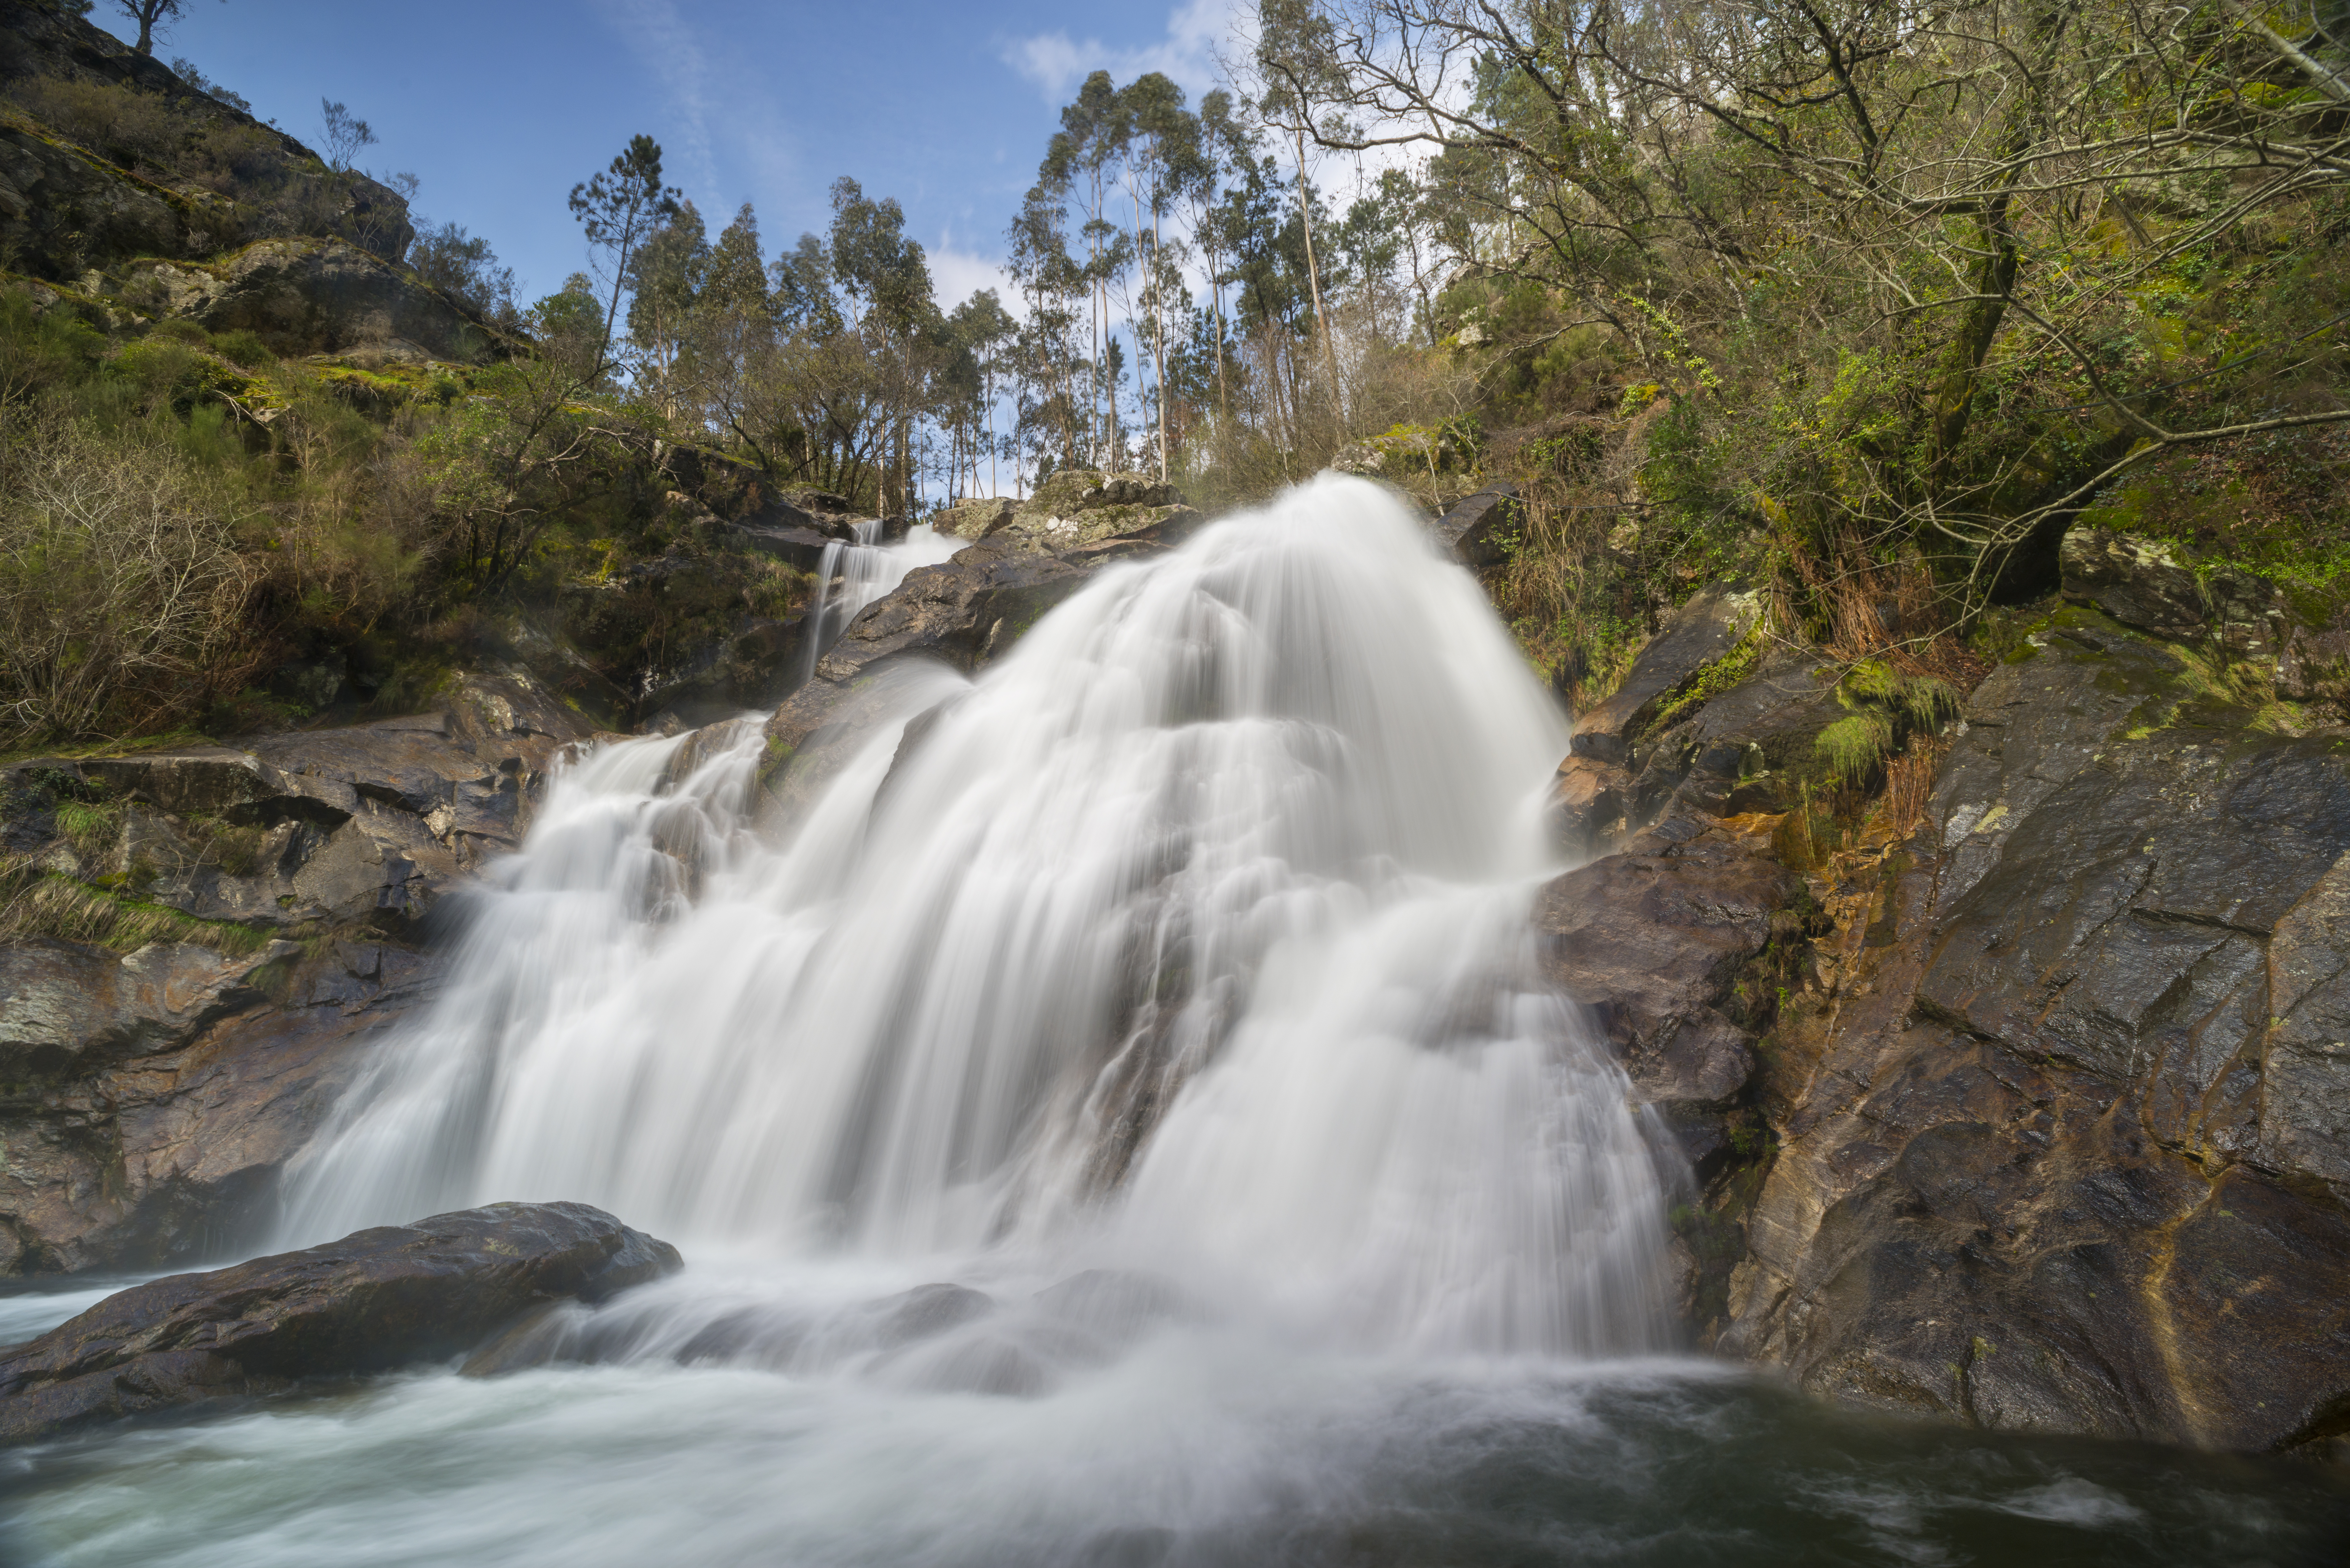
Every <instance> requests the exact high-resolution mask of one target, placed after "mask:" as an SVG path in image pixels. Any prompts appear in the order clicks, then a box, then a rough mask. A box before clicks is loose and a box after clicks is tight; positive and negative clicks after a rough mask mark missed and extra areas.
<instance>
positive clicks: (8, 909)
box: [0, 856, 270, 957]
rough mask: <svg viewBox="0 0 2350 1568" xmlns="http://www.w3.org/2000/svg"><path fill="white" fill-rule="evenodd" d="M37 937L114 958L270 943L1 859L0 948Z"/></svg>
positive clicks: (248, 949) (248, 931) (16, 859)
mask: <svg viewBox="0 0 2350 1568" xmlns="http://www.w3.org/2000/svg"><path fill="white" fill-rule="evenodd" d="M36 937H47V938H52V939H55V940H61V941H73V942H90V943H94V944H96V945H97V946H99V947H104V948H110V949H112V950H115V951H117V952H131V951H135V950H138V949H140V948H142V947H145V946H146V945H147V944H148V943H150V942H194V943H197V944H198V945H200V946H203V947H208V948H212V949H214V950H217V951H220V952H224V953H228V954H230V955H232V956H240V957H241V956H243V955H244V954H246V953H252V952H257V951H259V950H261V949H262V948H264V947H266V946H267V945H268V943H269V940H270V939H269V937H268V935H267V934H265V933H264V932H261V931H256V930H255V929H252V928H250V927H247V926H239V925H234V924H231V923H229V922H227V921H224V920H201V919H195V918H194V917H192V916H190V915H183V914H182V913H181V912H180V911H179V910H177V909H170V908H167V907H166V906H164V905H161V904H151V903H147V902H144V901H142V900H140V899H138V898H130V897H127V896H124V895H122V894H120V893H114V892H109V891H106V890H103V889H100V888H93V887H90V886H88V884H87V883H82V882H78V881H75V880H74V879H73V878H72V877H63V876H59V875H57V873H55V872H51V871H45V870H43V869H42V868H41V867H38V866H36V865H35V864H34V863H33V862H32V861H31V860H30V859H28V858H26V857H23V856H0V942H19V941H25V940H29V939H32V938H36Z"/></svg>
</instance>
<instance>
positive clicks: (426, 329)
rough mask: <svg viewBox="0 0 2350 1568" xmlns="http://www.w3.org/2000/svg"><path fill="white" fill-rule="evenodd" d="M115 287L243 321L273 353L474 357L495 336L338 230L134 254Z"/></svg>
mask: <svg viewBox="0 0 2350 1568" xmlns="http://www.w3.org/2000/svg"><path fill="white" fill-rule="evenodd" d="M120 292H121V294H122V296H124V297H126V298H129V299H130V300H132V301H134V302H136V303H139V304H140V305H143V306H148V307H149V308H150V309H151V311H152V312H153V313H154V314H156V315H160V316H176V317H186V318H188V319H189V320H191V321H193V322H195V323H196V324H198V325H199V326H201V327H204V328H205V329H207V330H208V331H213V332H233V331H236V330H239V329H244V330H249V331H251V332H253V333H255V335H257V336H258V337H260V338H261V340H262V342H263V343H265V344H266V345H267V346H268V347H269V348H270V350H271V351H272V352H274V353H277V354H285V355H296V354H333V353H339V352H341V351H343V350H345V349H348V348H353V347H356V346H359V345H392V346H400V345H406V346H410V347H411V348H413V349H415V350H416V351H418V352H419V353H420V354H421V355H422V356H424V357H428V358H439V359H475V358H481V357H482V356H483V355H484V354H485V353H487V352H488V351H489V348H490V347H491V343H492V339H491V337H490V336H489V334H488V333H487V332H486V331H484V329H483V327H481V326H479V325H478V324H477V323H475V322H474V321H473V319H472V318H471V317H469V316H468V315H467V314H466V313H465V312H464V311H463V310H461V309H459V308H458V307H457V306H455V305H453V304H452V303H451V302H450V301H449V300H448V299H447V298H446V297H445V296H442V294H440V293H439V292H438V291H436V290H434V289H432V288H430V287H428V286H425V285H424V284H422V283H421V282H419V281H417V280H416V279H415V278H413V277H411V276H410V275H407V274H406V273H403V272H400V270H398V269H397V268H395V267H392V266H390V265H386V264H385V263H383V262H381V261H380V260H378V259H377V258H376V257H374V256H371V255H369V254H368V253H367V252H365V251H363V250H361V249H359V247H358V246H357V245H354V244H349V243H348V241H344V240H339V239H323V240H317V239H282V240H262V241H259V242H257V243H255V244H250V245H247V246H245V247H244V249H243V250H241V251H238V252H236V253H234V254H232V255H228V256H225V257H224V258H222V259H221V260H219V261H216V262H210V263H206V264H203V265H195V264H174V263H172V262H169V261H153V262H143V263H140V264H136V265H134V266H133V267H132V268H131V269H130V275H129V276H128V279H127V281H126V282H124V283H123V285H122V286H121V288H120Z"/></svg>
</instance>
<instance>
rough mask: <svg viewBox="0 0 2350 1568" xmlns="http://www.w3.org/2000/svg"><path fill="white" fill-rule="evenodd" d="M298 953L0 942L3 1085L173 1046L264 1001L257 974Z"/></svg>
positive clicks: (273, 947) (66, 1074)
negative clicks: (119, 949)
mask: <svg viewBox="0 0 2350 1568" xmlns="http://www.w3.org/2000/svg"><path fill="white" fill-rule="evenodd" d="M297 951H298V950H297V949H296V947H295V945H294V944H293V943H291V942H273V943H271V944H270V945H269V946H268V947H267V948H266V949H265V950H262V951H260V952H255V953H250V954H247V955H245V956H244V957H242V958H235V957H231V956H229V955H228V954H225V953H221V952H216V951H214V950H213V949H211V948H206V947H199V946H197V945H196V944H195V943H193V942H151V943H149V944H148V945H147V946H145V947H142V948H140V949H139V950H137V951H136V952H131V953H125V954H120V955H117V954H114V953H110V952H108V951H106V950H104V949H102V948H92V947H87V946H84V945H82V944H81V943H78V942H61V941H54V940H33V941H28V942H22V943H17V944H15V945H12V946H9V947H5V948H0V1082H6V1083H11V1084H29V1083H54V1082H57V1081H59V1080H63V1079H68V1078H73V1077H77V1076H80V1075H85V1074H88V1073H91V1072H95V1071H96V1070H98V1069H99V1068H101V1067H106V1066H111V1065H113V1064H116V1063H119V1062H122V1061H125V1060H128V1059H129V1058H130V1057H133V1056H147V1055H152V1054H156V1053H158V1052H162V1051H170V1050H174V1049H177V1048H178V1047H179V1046H181V1045H182V1044H186V1043H187V1042H188V1041H189V1040H191V1039H192V1038H193V1037H194V1036H195V1035H196V1033H199V1032H200V1031H201V1030H203V1028H204V1027H205V1026H206V1025H207V1024H210V1023H213V1022H214V1021H216V1020H217V1019H220V1018H222V1017H224V1016H226V1015H227V1014H228V1013H230V1012H236V1011H238V1010H240V1009H241V1008H243V1007H245V1006H249V1005H251V1004H253V1003H255V1002H259V1001H261V1000H262V993H261V992H260V991H259V990H258V988H257V987H256V986H255V983H254V981H255V973H256V971H262V970H265V969H266V968H267V967H269V966H270V965H273V964H279V965H282V964H283V962H284V961H286V960H287V959H289V958H291V957H293V956H294V955H295V954H296V952H297Z"/></svg>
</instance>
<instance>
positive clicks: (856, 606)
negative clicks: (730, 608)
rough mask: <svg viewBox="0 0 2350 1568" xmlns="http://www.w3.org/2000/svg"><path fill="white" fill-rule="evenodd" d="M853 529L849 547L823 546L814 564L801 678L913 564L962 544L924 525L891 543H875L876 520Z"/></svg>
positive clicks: (943, 556)
mask: <svg viewBox="0 0 2350 1568" xmlns="http://www.w3.org/2000/svg"><path fill="white" fill-rule="evenodd" d="M854 527H855V529H856V532H857V538H856V540H855V542H854V543H844V542H842V541H839V540H835V541H834V542H833V543H831V544H829V545H826V546H825V547H824V554H823V556H820V557H818V559H817V561H816V603H815V605H814V606H812V607H810V608H809V610H808V618H807V636H806V638H805V639H803V640H802V641H801V644H800V669H799V678H800V679H801V680H807V679H808V678H809V677H811V676H813V675H814V674H815V673H816V660H817V659H821V658H823V657H824V650H825V649H827V648H830V647H831V646H832V645H833V644H834V643H836V642H838V641H839V640H840V634H841V633H842V632H844V631H847V629H848V623H849V622H850V621H853V620H855V619H856V618H857V615H858V611H859V610H862V609H863V608H864V607H866V606H867V605H869V604H871V603H872V602H873V601H874V600H876V599H878V598H879V597H882V596H883V595H884V594H887V593H889V591H890V590H891V589H893V588H895V587H897V586H898V585H899V583H902V582H904V581H905V580H906V574H907V573H908V572H910V571H912V570H913V569H914V568H915V567H917V566H937V565H939V564H940V563H941V562H942V561H945V560H947V559H949V558H950V557H951V556H953V555H954V553H955V552H956V551H957V550H960V549H962V547H963V545H964V544H965V543H966V541H964V540H962V539H958V538H955V537H954V536H953V535H942V534H941V533H940V532H939V531H938V530H937V529H935V528H933V527H931V525H930V524H927V523H920V524H915V525H914V526H913V527H911V528H909V529H908V530H907V531H906V537H905V538H904V539H903V540H902V541H900V542H899V543H898V544H895V545H884V544H882V543H881V542H880V541H881V521H880V519H879V518H878V517H868V518H867V519H866V520H865V521H863V522H861V523H858V524H854Z"/></svg>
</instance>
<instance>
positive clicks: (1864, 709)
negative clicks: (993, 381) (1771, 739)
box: [1814, 659, 1960, 786]
mask: <svg viewBox="0 0 2350 1568" xmlns="http://www.w3.org/2000/svg"><path fill="white" fill-rule="evenodd" d="M1835 696H1836V701H1837V703H1838V705H1839V706H1841V707H1843V708H1844V709H1845V710H1846V717H1844V718H1842V719H1838V720H1837V721H1835V722H1834V723H1832V724H1829V725H1828V726H1826V727H1825V729H1823V730H1822V731H1821V732H1820V733H1819V737H1818V739H1817V740H1816V741H1815V742H1814V750H1815V751H1816V752H1817V753H1818V755H1819V756H1820V757H1821V758H1822V759H1823V760H1824V761H1825V763H1827V765H1828V767H1829V768H1830V769H1831V770H1832V771H1833V772H1834V773H1835V776H1836V777H1837V778H1838V779H1839V780H1841V781H1842V782H1843V783H1845V784H1850V785H1855V786H1860V785H1865V784H1867V783H1869V782H1870V781H1871V780H1873V779H1874V778H1875V777H1876V776H1877V774H1878V773H1879V772H1880V771H1881V770H1882V769H1883V767H1884V765H1885V763H1886V761H1887V758H1889V757H1891V756H1892V755H1894V754H1895V753H1898V751H1899V750H1900V749H1901V748H1902V747H1903V746H1904V745H1906V744H1907V743H1908V739H1909V737H1910V736H1911V735H1913V734H1918V733H1931V732H1933V731H1935V730H1937V729H1939V727H1940V726H1941V725H1942V724H1943V723H1945V722H1948V721H1949V720H1950V719H1953V718H1956V717H1957V716H1958V713H1959V711H1960V699H1959V694H1958V693H1957V692H1956V691H1952V690H1951V689H1950V685H1949V684H1948V683H1947V682H1944V681H1942V680H1937V679H1935V678H1934V677H1932V676H1929V675H1904V674H1902V673H1900V672H1899V671H1898V670H1895V669H1894V668H1893V667H1892V666H1891V665H1890V664H1887V662H1886V661H1884V660H1883V659H1860V660H1857V661H1856V662H1855V663H1854V664H1853V665H1852V666H1851V667H1850V668H1848V669H1847V670H1846V671H1845V672H1844V674H1843V676H1842V677H1841V678H1840V679H1839V680H1837V682H1836V689H1835Z"/></svg>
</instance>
